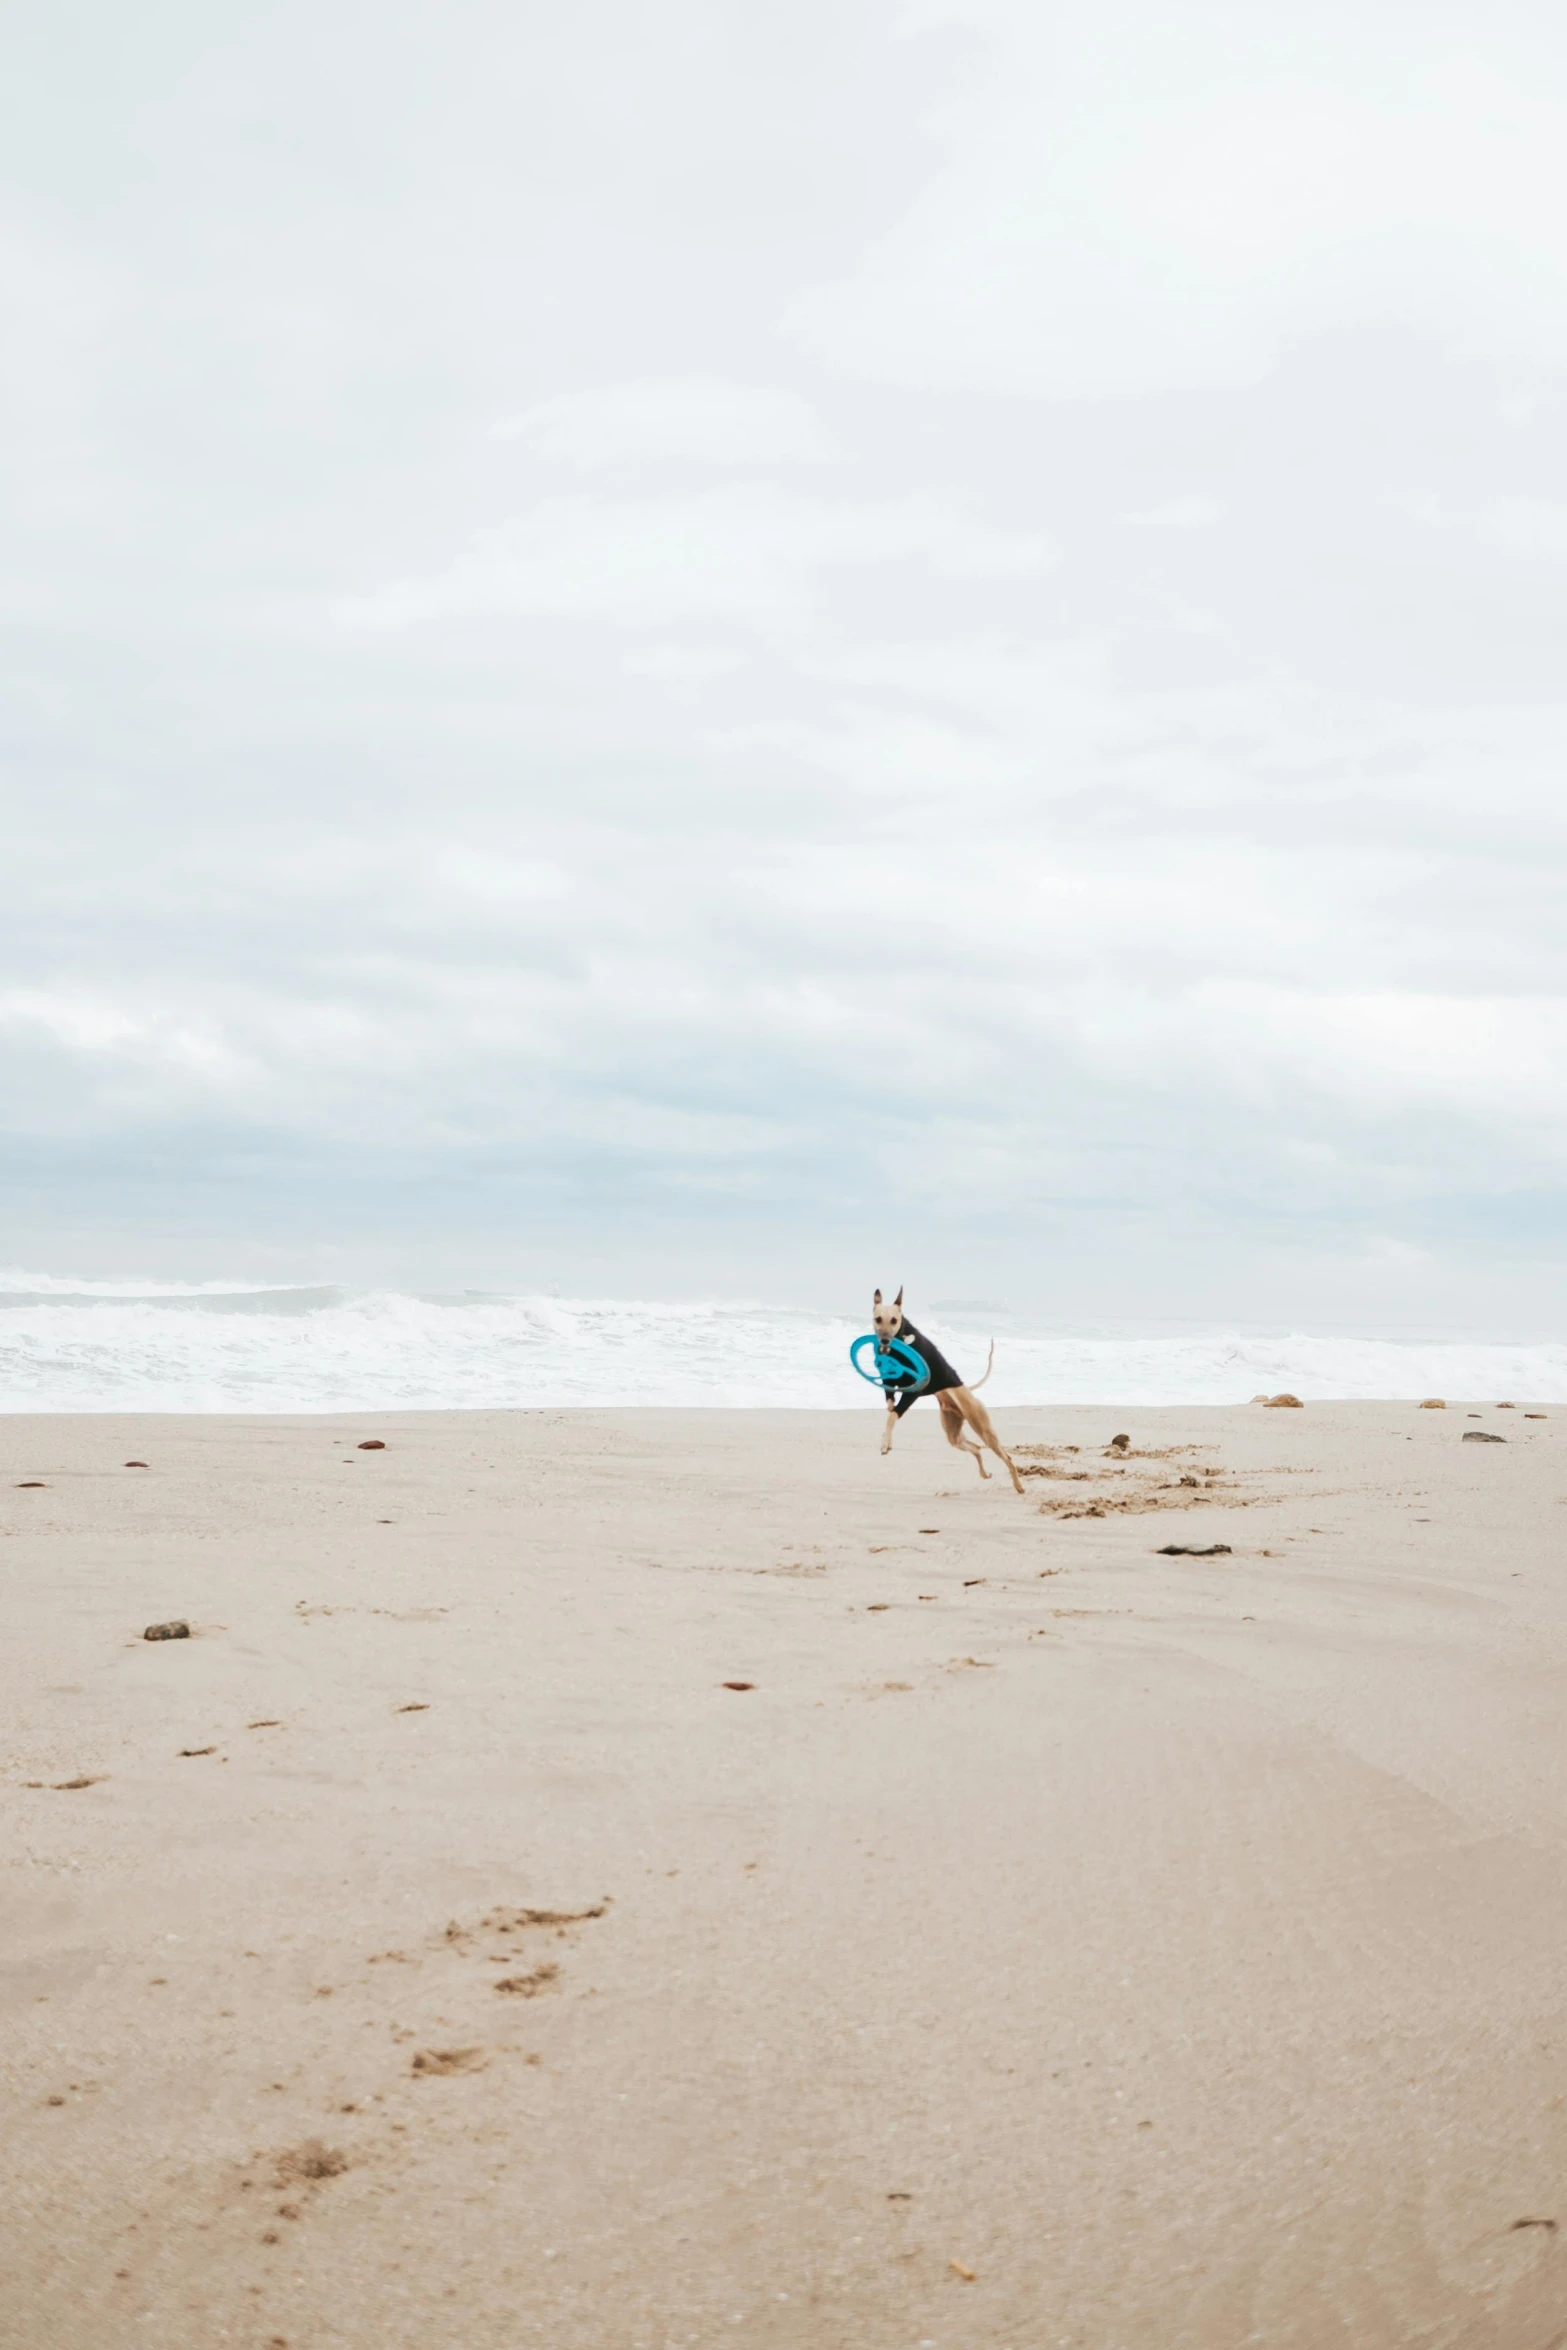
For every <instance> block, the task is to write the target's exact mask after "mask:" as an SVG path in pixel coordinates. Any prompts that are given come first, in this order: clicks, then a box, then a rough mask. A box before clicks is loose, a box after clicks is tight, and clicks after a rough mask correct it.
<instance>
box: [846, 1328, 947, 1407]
mask: <svg viewBox="0 0 1567 2350" xmlns="http://www.w3.org/2000/svg"><path fill="white" fill-rule="evenodd" d="M867 1346H868V1347H870V1348H871V1349H872V1350H873V1360H874V1362H875V1365H876V1368H875V1369H874V1370H873V1371H867V1370H866V1368H865V1365H864V1364H863V1363H862V1362H861V1360H860V1353H861V1350H862V1349H863V1348H865V1347H867ZM849 1360H850V1362H851V1363H852V1364H853V1365H854V1368H855V1369H856V1370H857V1371H858V1372H859V1374H860V1377H861V1378H862V1379H868V1380H869V1381H870V1383H871V1385H872V1386H873V1387H891V1388H894V1389H895V1390H896V1391H897V1393H898V1394H900V1395H922V1394H923V1393H924V1391H925V1389H926V1388H927V1387H928V1386H929V1385H930V1365H929V1364H928V1363H927V1362H926V1360H925V1357H924V1356H923V1355H922V1354H919V1353H917V1352H916V1350H915V1349H914V1348H913V1347H912V1346H906V1345H905V1344H904V1342H903V1340H902V1339H901V1338H887V1339H881V1338H878V1337H877V1336H876V1334H875V1332H874V1331H873V1330H867V1332H866V1333H865V1336H864V1337H863V1338H857V1339H856V1340H855V1342H854V1344H853V1345H852V1346H851V1347H850V1349H849Z"/></svg>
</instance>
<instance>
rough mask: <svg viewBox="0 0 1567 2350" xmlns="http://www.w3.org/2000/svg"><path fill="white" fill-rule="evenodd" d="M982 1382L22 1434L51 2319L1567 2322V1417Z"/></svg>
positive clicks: (410, 2327) (197, 2343) (109, 2337)
mask: <svg viewBox="0 0 1567 2350" xmlns="http://www.w3.org/2000/svg"><path fill="white" fill-rule="evenodd" d="M1467 1408H1469V1409H1473V1408H1480V1407H1467ZM998 1418H999V1420H1000V1422H1001V1425H1002V1427H1003V1430H1004V1432H1005V1433H1006V1434H1007V1435H1008V1436H1009V1437H1010V1438H1011V1439H1013V1440H1014V1441H1017V1442H1019V1443H1023V1444H1033V1445H1053V1446H1058V1447H1059V1446H1064V1445H1068V1444H1076V1445H1078V1446H1080V1447H1081V1448H1082V1450H1081V1451H1080V1452H1079V1453H1077V1454H1075V1455H1074V1454H1071V1453H1067V1452H1064V1451H1057V1452H1055V1453H1053V1454H1051V1453H1036V1454H1034V1455H1033V1456H1031V1463H1030V1465H1031V1467H1032V1468H1033V1469H1034V1471H1035V1472H1036V1474H1034V1475H1033V1476H1031V1478H1030V1480H1029V1484H1028V1489H1027V1494H1026V1498H1025V1499H1023V1500H1021V1501H1020V1500H1019V1499H1018V1498H1017V1497H1016V1496H1015V1495H1014V1494H1013V1493H1012V1492H1011V1491H1010V1489H1009V1488H1008V1486H1007V1485H1006V1484H1005V1483H1004V1482H1003V1481H1002V1480H1001V1479H999V1478H998V1479H997V1480H996V1481H995V1482H993V1483H991V1484H988V1485H981V1484H980V1482H979V1480H978V1479H977V1477H976V1476H975V1475H974V1473H973V1470H972V1467H971V1466H970V1464H968V1463H967V1462H962V1463H958V1462H956V1461H955V1460H954V1457H953V1455H952V1454H951V1453H950V1452H949V1451H948V1450H947V1448H946V1447H945V1445H944V1444H943V1443H942V1442H941V1439H940V1435H939V1431H938V1428H937V1425H936V1421H935V1415H934V1414H933V1413H930V1412H916V1413H914V1414H913V1415H912V1416H911V1418H910V1420H909V1421H908V1422H906V1423H905V1424H904V1426H903V1427H902V1428H901V1429H900V1431H899V1439H898V1449H897V1451H896V1452H895V1453H894V1455H893V1457H892V1458H891V1459H890V1460H881V1459H879V1458H878V1456H877V1451H876V1445H877V1439H878V1431H879V1415H878V1414H877V1413H876V1412H875V1411H874V1410H872V1411H870V1412H860V1413H843V1414H831V1415H830V1414H813V1413H805V1412H794V1413H781V1412H780V1413H767V1412H752V1413H739V1412H737V1413H716V1412H708V1413H702V1412H654V1411H646V1412H582V1413H542V1412H540V1413H432V1414H404V1415H387V1416H384V1417H381V1418H377V1419H375V1420H374V1421H366V1420H356V1419H350V1418H342V1419H335V1420H324V1419H311V1420H279V1419H270V1418H269V1419H255V1420H245V1419H232V1418H230V1419H162V1418H160V1419H137V1420H132V1419H108V1418H73V1419H42V1418H39V1419H32V1418H20V1419H13V1420H10V1421H7V1422H3V1423H0V1534H3V1541H0V1562H3V1575H4V1582H3V1602H4V1625H5V1639H4V1644H3V1647H0V1672H3V1674H4V1697H3V1730H0V1817H3V1833H4V1840H5V1856H6V1860H7V1863H8V1868H7V1873H6V1877H5V1887H6V1892H5V1903H4V1916H3V1936H4V1947H3V1972H0V1988H3V1996H4V2022H5V2030H4V2040H3V2059H0V2061H3V2067H4V2073H5V2078H6V2083H7V2086H8V2088H9V2090H10V2092H11V2103H10V2109H9V2119H8V2154H9V2161H8V2165H7V2168H8V2172H9V2180H10V2183H9V2186H8V2188H7V2191H6V2195H5V2198H4V2202H3V2207H0V2233H3V2243H0V2336H3V2339H4V2340H5V2342H6V2343H7V2344H8V2345H19V2346H23V2350H121V2346H122V2345H131V2344H147V2345H155V2346H156V2350H213V2346H214V2345H217V2344H223V2343H234V2344H237V2345H243V2346H244V2350H267V2346H268V2345H271V2346H273V2350H276V2346H277V2345H281V2344H287V2345H288V2346H289V2350H327V2346H336V2345H343V2346H347V2345H353V2346H354V2350H404V2346H407V2350H415V2346H417V2350H491V2346H494V2350H510V2346H512V2345H528V2344H538V2345H545V2346H548V2350H577V2346H580V2350H631V2346H632V2345H647V2346H648V2350H666V2346H668V2345H673V2344H680V2345H696V2344H703V2345H711V2344H722V2343H741V2344H746V2345H752V2344H759V2345H766V2346H772V2345H799V2346H801V2350H805V2346H810V2350H816V2346H818V2345H820V2346H822V2350H828V2346H836V2345H845V2346H849V2345H852V2346H854V2350H860V2346H862V2345H863V2346H865V2350H883V2346H885V2350H920V2345H922V2344H924V2345H936V2346H937V2350H965V2346H968V2350H981V2346H983V2350H990V2346H991V2345H1009V2346H1011V2350H1055V2346H1057V2345H1067V2344H1070V2345H1074V2346H1078V2350H1239V2345H1242V2344H1262V2345H1267V2346H1268V2350H1317V2346H1318V2345H1327V2344H1334V2345H1353V2346H1354V2350H1385V2346H1392V2345H1403V2344H1411V2345H1413V2344H1419V2345H1421V2346H1422V2350H1458V2346H1463V2350H1514V2346H1516V2350H1549V2345H1551V2344H1553V2343H1554V2344H1558V2345H1560V2344H1563V2343H1567V1957H1564V1954H1567V1871H1564V1859H1567V1771H1564V1762H1567V1564H1564V1560H1563V1550H1562V1537H1563V1532H1564V1530H1567V1520H1564V1517H1563V1514H1562V1512H1563V1504H1564V1502H1567V1413H1563V1414H1555V1413H1553V1414H1552V1415H1551V1417H1550V1418H1548V1419H1538V1420H1529V1419H1526V1418H1525V1417H1524V1414H1523V1410H1522V1409H1519V1410H1517V1411H1514V1412H1500V1413H1499V1412H1495V1411H1493V1410H1492V1409H1491V1408H1490V1407H1489V1405H1487V1406H1486V1407H1484V1416H1483V1418H1482V1419H1479V1420H1475V1419H1471V1418H1469V1417H1467V1416H1466V1407H1463V1406H1458V1407H1450V1408H1449V1409H1448V1410H1447V1411H1446V1412H1442V1413H1437V1412H1420V1411H1417V1410H1415V1409H1413V1408H1412V1407H1411V1406H1409V1405H1407V1404H1398V1405H1345V1406H1334V1407H1325V1406H1314V1407H1311V1408H1308V1409H1307V1410H1305V1411H1299V1412H1264V1411H1261V1410H1257V1409H1251V1410H1233V1411H1211V1410H1210V1411H1198V1410H1192V1411H1159V1412H1155V1411H1147V1410H1137V1411H1135V1412H1123V1413H1119V1414H1118V1413H1116V1412H1114V1411H1102V1410H1093V1411H1090V1410H1074V1411H1050V1412H1009V1413H1002V1414H999V1415H998ZM1475 1428H1484V1429H1487V1430H1490V1431H1493V1432H1496V1433H1499V1434H1505V1436H1506V1438H1507V1442H1506V1444H1505V1445H1479V1444H1464V1443H1463V1442H1462V1441H1461V1439H1462V1437H1463V1435H1464V1433H1465V1431H1466V1430H1470V1429H1475ZM1117 1430H1125V1431H1127V1432H1128V1433H1129V1434H1130V1435H1131V1437H1132V1440H1133V1451H1134V1457H1133V1458H1132V1459H1130V1460H1129V1461H1127V1462H1125V1463H1122V1464H1117V1463H1114V1462H1110V1461H1106V1460H1105V1459H1104V1458H1103V1457H1102V1453H1101V1447H1102V1446H1103V1445H1104V1443H1105V1441H1106V1440H1107V1439H1108V1438H1109V1437H1110V1436H1112V1435H1113V1434H1114V1433H1115V1432H1116V1431H1117ZM368 1435H375V1436H379V1437H382V1438H384V1439H385V1441H386V1446H387V1449H386V1450H385V1451H384V1452H360V1451H358V1450H357V1449H356V1447H357V1442H358V1440H359V1439H360V1438H361V1437H365V1436H368ZM1167 1448H1177V1449H1176V1450H1175V1451H1174V1452H1173V1453H1169V1454H1168V1457H1159V1458H1148V1457H1143V1456H1146V1455H1147V1454H1148V1453H1149V1452H1150V1451H1153V1450H1156V1449H1157V1450H1158V1451H1160V1452H1161V1453H1166V1452H1167ZM131 1459H135V1460H142V1461H145V1462H147V1463H148V1466H147V1467H146V1468H145V1469H128V1468H124V1467H122V1466H121V1464H122V1462H124V1461H126V1460H131ZM1210 1467H1218V1468H1220V1470H1221V1474H1220V1475H1219V1476H1218V1477H1217V1478H1215V1479H1206V1478H1204V1479H1203V1482H1202V1483H1199V1484H1198V1485H1196V1486H1183V1485H1181V1484H1179V1482H1177V1480H1178V1479H1179V1478H1180V1477H1181V1476H1182V1475H1188V1476H1197V1477H1199V1478H1203V1472H1204V1471H1205V1470H1206V1469H1208V1468H1210ZM1043 1469H1053V1470H1055V1471H1057V1472H1058V1474H1056V1475H1053V1476H1045V1475H1041V1474H1038V1473H1037V1472H1039V1471H1040V1470H1043ZM1085 1471H1086V1472H1087V1473H1088V1475H1087V1479H1086V1481H1085V1480H1084V1479H1083V1475H1082V1473H1083V1472H1085ZM34 1478H37V1479H41V1480H43V1484H42V1486H41V1487H40V1488H38V1489H32V1490H21V1489H20V1488H21V1486H22V1483H23V1481H24V1480H30V1479H34ZM1209 1486H1212V1487H1213V1488H1214V1490H1212V1491H1209V1490H1208V1487H1209ZM1131 1496H1139V1497H1141V1498H1142V1499H1144V1500H1151V1501H1153V1502H1156V1503H1157V1504H1159V1505H1160V1506H1159V1507H1157V1508H1154V1509H1135V1510H1133V1509H1125V1508H1120V1507H1116V1506H1113V1505H1116V1504H1121V1503H1124V1502H1125V1501H1126V1500H1127V1499H1128V1498H1129V1497H1131ZM1041 1503H1044V1504H1046V1505H1047V1507H1046V1509H1045V1510H1044V1511H1043V1512H1042V1510H1041V1507H1040V1505H1041ZM1172 1505H1178V1506H1172ZM1101 1507H1104V1508H1107V1511H1108V1514H1106V1515H1104V1516H1097V1515H1072V1514H1066V1513H1068V1512H1076V1511H1083V1510H1088V1509H1091V1508H1092V1509H1098V1508H1101ZM386 1521H390V1522H389V1523H388V1522H386ZM1172 1540H1173V1541H1198V1542H1210V1541H1221V1542H1227V1543H1229V1544H1230V1545H1231V1546H1232V1551H1231V1555H1229V1556H1228V1557H1217V1558H1206V1559H1198V1558H1164V1557H1161V1556H1158V1555H1156V1551H1157V1546H1158V1545H1159V1544H1161V1543H1163V1542H1167V1541H1172ZM171 1616H185V1617H188V1618H189V1620H190V1622H191V1625H192V1628H193V1632H194V1635H195V1636H194V1637H193V1638H192V1639H191V1640H189V1641H179V1642H169V1643H166V1644H161V1645H151V1644H148V1643H146V1642H144V1641H143V1640H142V1639H141V1637H140V1634H141V1631H142V1627H143V1626H144V1625H145V1624H147V1623H149V1622H152V1621H154V1620H155V1619H160V1618H166V1617H171ZM727 1682H744V1683H754V1687H750V1688H746V1689H731V1688H726V1687H725V1683H727ZM84 1781H90V1782H91V1784H82V1783H81V1782H84ZM34 1782H37V1783H38V1784H33V1783H34ZM73 1782H74V1784H73ZM539 1912H555V1913H564V1914H563V1915H562V1916H560V1917H558V1918H555V1919H551V1918H548V1917H545V1918H540V1917H539V1916H537V1915H536V1914H533V1913H539ZM970 2272H972V2274H970Z"/></svg>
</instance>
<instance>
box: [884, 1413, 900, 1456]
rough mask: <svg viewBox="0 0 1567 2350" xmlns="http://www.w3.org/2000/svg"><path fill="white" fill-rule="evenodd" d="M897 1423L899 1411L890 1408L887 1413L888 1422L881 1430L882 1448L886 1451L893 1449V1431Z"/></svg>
mask: <svg viewBox="0 0 1567 2350" xmlns="http://www.w3.org/2000/svg"><path fill="white" fill-rule="evenodd" d="M897 1425H898V1415H897V1413H896V1412H895V1411H892V1410H889V1411H888V1413H887V1418H886V1422H885V1424H884V1426H883V1428H882V1432H881V1449H882V1451H883V1452H884V1453H887V1452H891V1450H892V1432H893V1430H894V1428H896V1426H897Z"/></svg>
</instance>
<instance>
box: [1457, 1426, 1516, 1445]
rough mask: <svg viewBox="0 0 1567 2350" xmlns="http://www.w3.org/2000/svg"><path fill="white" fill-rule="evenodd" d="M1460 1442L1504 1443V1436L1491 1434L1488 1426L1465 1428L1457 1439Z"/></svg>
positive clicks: (1505, 1440)
mask: <svg viewBox="0 0 1567 2350" xmlns="http://www.w3.org/2000/svg"><path fill="white" fill-rule="evenodd" d="M1459 1441H1460V1443H1462V1444H1505V1443H1506V1442H1507V1439H1506V1437H1505V1436H1493V1435H1492V1434H1491V1431H1490V1429H1489V1428H1466V1429H1465V1430H1464V1432H1463V1435H1462V1437H1461V1438H1460V1439H1459Z"/></svg>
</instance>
